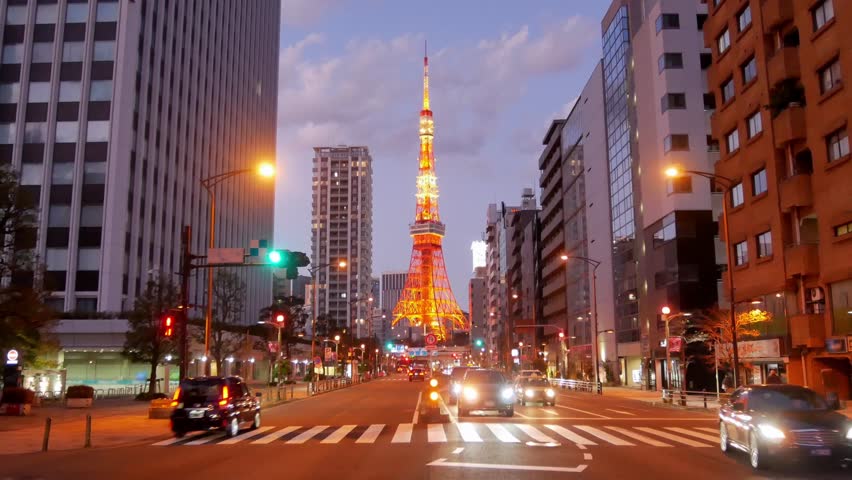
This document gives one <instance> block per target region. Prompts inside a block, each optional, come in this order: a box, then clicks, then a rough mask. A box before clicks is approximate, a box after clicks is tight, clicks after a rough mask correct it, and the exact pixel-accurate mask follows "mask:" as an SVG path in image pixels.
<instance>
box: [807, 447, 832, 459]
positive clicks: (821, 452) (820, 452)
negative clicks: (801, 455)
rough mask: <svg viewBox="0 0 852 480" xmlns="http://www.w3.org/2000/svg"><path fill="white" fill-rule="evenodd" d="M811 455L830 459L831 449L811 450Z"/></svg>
mask: <svg viewBox="0 0 852 480" xmlns="http://www.w3.org/2000/svg"><path fill="white" fill-rule="evenodd" d="M811 455H812V456H814V457H830V456H831V449H830V448H816V449H813V450H811Z"/></svg>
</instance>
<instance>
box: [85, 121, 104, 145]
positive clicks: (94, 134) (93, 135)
mask: <svg viewBox="0 0 852 480" xmlns="http://www.w3.org/2000/svg"><path fill="white" fill-rule="evenodd" d="M86 141H87V142H107V141H109V121H101V120H98V121H90V122H88V127H87V128H86Z"/></svg>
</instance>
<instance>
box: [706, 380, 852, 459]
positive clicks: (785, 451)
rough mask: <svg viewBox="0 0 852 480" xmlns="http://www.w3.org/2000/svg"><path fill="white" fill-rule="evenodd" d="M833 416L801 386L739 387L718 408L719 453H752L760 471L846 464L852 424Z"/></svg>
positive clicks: (849, 456)
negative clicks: (782, 465)
mask: <svg viewBox="0 0 852 480" xmlns="http://www.w3.org/2000/svg"><path fill="white" fill-rule="evenodd" d="M833 410H834V409H833V408H830V407H829V405H828V404H827V403H826V401H825V399H824V398H823V397H822V396H820V395H819V394H818V393H816V392H814V391H813V390H811V389H809V388H805V387H801V386H798V385H750V386H747V387H741V388H738V389H737V390H735V391H734V393H733V394H731V397H730V399H729V400H728V402H727V403H725V404H724V405H722V407H721V408H719V441H720V447H721V449H722V451H723V452H728V451H730V449H731V448H732V447H733V448H736V449H739V450H742V451H744V452H746V453H748V454H749V459H750V463H751V466H752V467H754V468H756V469H761V468H766V467H768V466H769V465H771V464H773V462H780V461H784V460H816V461H819V462H821V463H823V464H824V463H826V462H837V463H842V462H848V461H849V460H850V459H852V421H850V420H849V419H848V418H847V417H846V416H844V415H841V414H839V413H837V412H835V411H833Z"/></svg>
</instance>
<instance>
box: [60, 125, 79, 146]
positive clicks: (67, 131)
mask: <svg viewBox="0 0 852 480" xmlns="http://www.w3.org/2000/svg"><path fill="white" fill-rule="evenodd" d="M79 129H80V127H79V124H78V123H77V122H56V143H76V142H77V132H78V131H79Z"/></svg>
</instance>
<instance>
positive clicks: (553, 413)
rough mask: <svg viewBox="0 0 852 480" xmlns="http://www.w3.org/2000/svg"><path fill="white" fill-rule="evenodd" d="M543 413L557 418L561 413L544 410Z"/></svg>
mask: <svg viewBox="0 0 852 480" xmlns="http://www.w3.org/2000/svg"><path fill="white" fill-rule="evenodd" d="M541 411H542V412H544V413H549V414H551V415H556V416H557V417H558V416H559V412H554V411H553V410H545V409H542V410H541Z"/></svg>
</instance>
